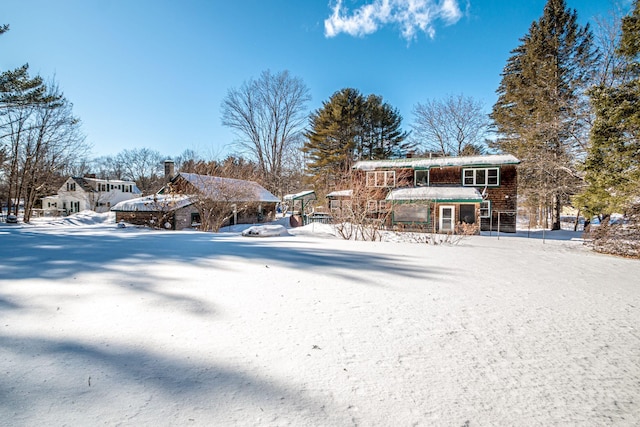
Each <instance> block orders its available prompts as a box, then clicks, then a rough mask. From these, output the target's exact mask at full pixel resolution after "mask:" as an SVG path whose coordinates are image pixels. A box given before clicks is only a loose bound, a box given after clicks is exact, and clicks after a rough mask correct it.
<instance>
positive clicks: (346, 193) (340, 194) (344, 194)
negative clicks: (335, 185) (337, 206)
mask: <svg viewBox="0 0 640 427" xmlns="http://www.w3.org/2000/svg"><path fill="white" fill-rule="evenodd" d="M351 196H353V190H338V191H332V192H331V193H329V194H327V197H328V198H337V197H351Z"/></svg>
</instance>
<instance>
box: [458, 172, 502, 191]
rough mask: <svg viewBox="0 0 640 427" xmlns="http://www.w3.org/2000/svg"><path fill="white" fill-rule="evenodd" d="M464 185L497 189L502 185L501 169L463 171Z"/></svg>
mask: <svg viewBox="0 0 640 427" xmlns="http://www.w3.org/2000/svg"><path fill="white" fill-rule="evenodd" d="M462 184H463V185H464V186H469V187H484V186H489V187H496V186H498V185H500V168H472V169H471V168H470V169H463V170H462Z"/></svg>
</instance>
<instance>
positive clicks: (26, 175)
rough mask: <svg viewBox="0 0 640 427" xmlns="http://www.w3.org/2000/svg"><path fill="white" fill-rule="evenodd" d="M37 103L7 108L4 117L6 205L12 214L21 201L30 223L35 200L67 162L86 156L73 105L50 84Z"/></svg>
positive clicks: (52, 184) (55, 181)
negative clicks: (7, 150) (7, 158)
mask: <svg viewBox="0 0 640 427" xmlns="http://www.w3.org/2000/svg"><path fill="white" fill-rule="evenodd" d="M44 99H47V100H48V101H47V102H41V103H39V104H37V105H17V106H12V107H10V108H8V110H7V112H6V114H5V115H3V118H5V119H6V120H7V122H4V123H3V124H4V125H5V126H4V127H5V129H7V134H5V135H4V137H3V139H5V140H7V141H8V146H9V147H10V150H9V161H8V164H7V166H8V167H7V168H6V169H5V170H4V175H5V176H6V177H7V182H8V200H9V203H8V205H9V206H10V209H13V212H14V213H17V211H18V204H19V203H17V202H18V201H23V202H24V221H25V222H29V220H30V218H31V213H32V209H33V207H34V205H35V202H36V200H38V198H39V197H42V196H44V195H45V194H46V193H50V192H51V191H52V190H53V189H54V187H55V186H56V184H58V183H59V182H60V180H59V178H60V177H61V175H62V173H63V172H64V170H65V169H66V168H68V166H69V165H70V164H74V163H76V162H78V161H82V159H84V158H86V154H87V152H88V149H89V147H88V145H87V144H85V142H84V136H83V135H82V134H81V132H80V122H79V120H78V119H77V118H76V117H74V116H73V112H72V105H71V103H69V102H68V101H67V100H66V99H65V98H63V97H62V94H61V93H60V91H59V89H58V87H57V86H56V85H55V84H53V83H52V84H50V85H49V86H48V89H47V93H46V96H45V98H44Z"/></svg>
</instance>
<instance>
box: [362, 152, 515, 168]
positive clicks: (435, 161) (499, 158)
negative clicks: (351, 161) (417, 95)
mask: <svg viewBox="0 0 640 427" xmlns="http://www.w3.org/2000/svg"><path fill="white" fill-rule="evenodd" d="M518 163H520V160H518V159H517V158H516V157H515V156H512V155H511V154H495V155H489V156H465V157H433V158H430V159H418V158H409V159H393V160H362V161H359V162H357V163H356V164H355V165H354V166H353V168H354V169H358V170H363V171H369V170H375V169H385V168H425V169H428V168H433V167H447V166H499V165H515V164H518Z"/></svg>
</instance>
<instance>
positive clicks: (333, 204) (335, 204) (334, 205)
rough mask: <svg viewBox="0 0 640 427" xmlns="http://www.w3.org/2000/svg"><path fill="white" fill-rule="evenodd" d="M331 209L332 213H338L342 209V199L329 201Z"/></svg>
mask: <svg viewBox="0 0 640 427" xmlns="http://www.w3.org/2000/svg"><path fill="white" fill-rule="evenodd" d="M329 209H331V210H332V211H337V210H338V209H340V199H331V200H329Z"/></svg>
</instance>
